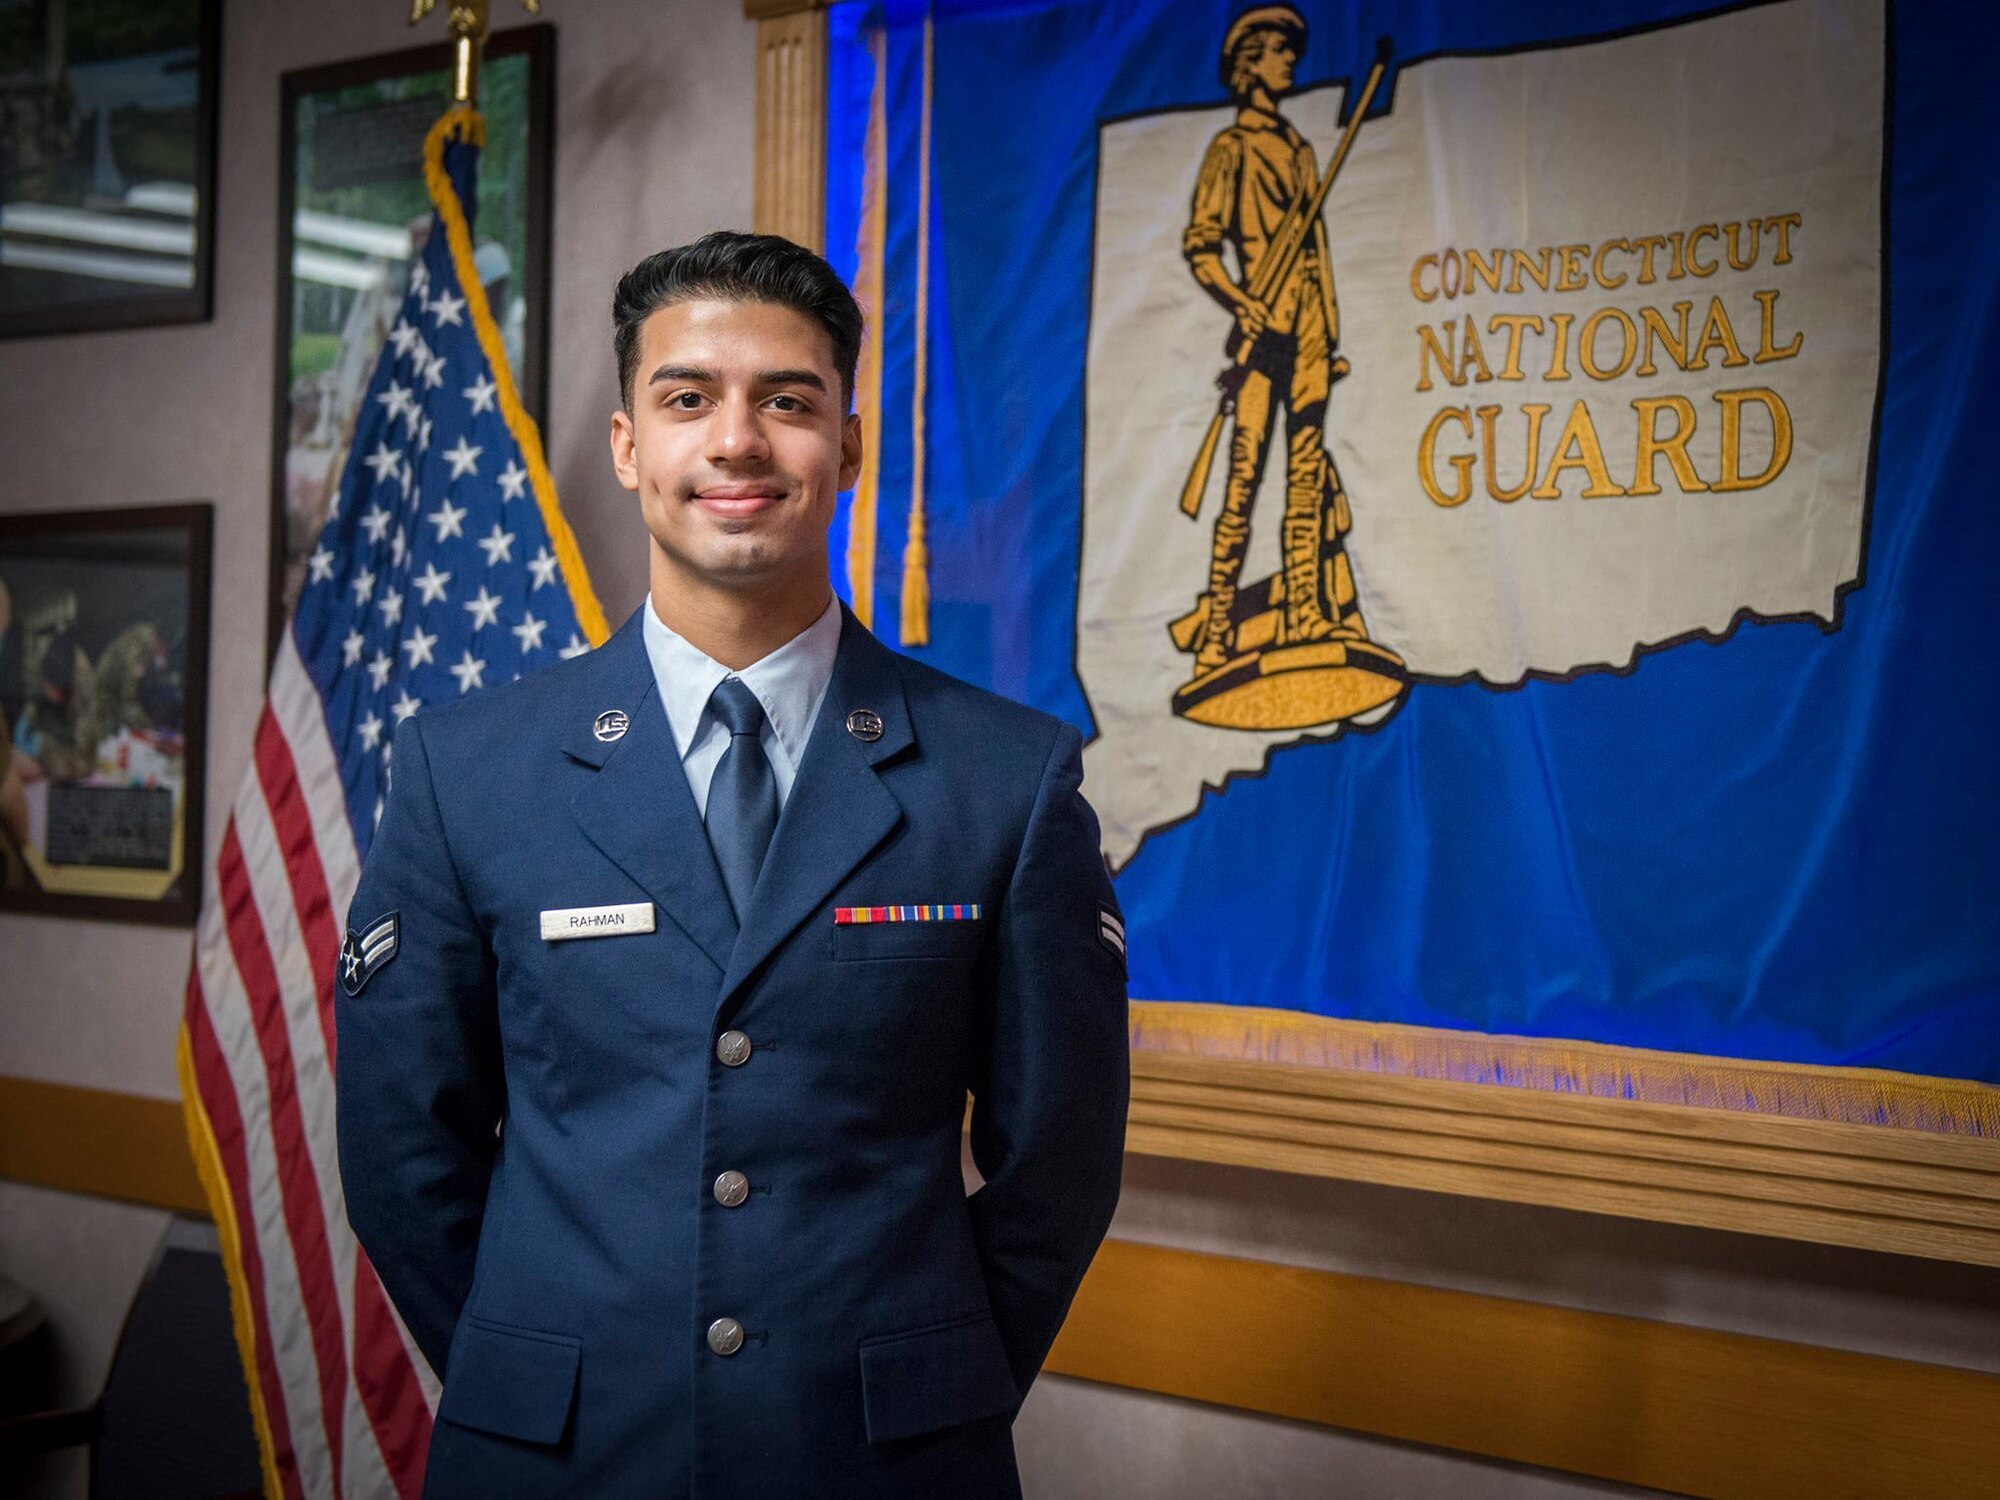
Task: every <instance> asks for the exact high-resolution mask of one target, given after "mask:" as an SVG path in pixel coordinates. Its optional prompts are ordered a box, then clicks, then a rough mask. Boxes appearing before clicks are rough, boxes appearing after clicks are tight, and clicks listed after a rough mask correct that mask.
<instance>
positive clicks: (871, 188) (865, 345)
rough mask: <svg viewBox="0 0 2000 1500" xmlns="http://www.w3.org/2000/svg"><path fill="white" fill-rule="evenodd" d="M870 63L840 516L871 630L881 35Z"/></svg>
mask: <svg viewBox="0 0 2000 1500" xmlns="http://www.w3.org/2000/svg"><path fill="white" fill-rule="evenodd" d="M868 50H869V52H870V53H871V54H872V55H873V56H874V59H875V86H874V88H873V89H871V90H870V92H869V96H868V134H867V136H866V137H865V138H864V141H863V146H862V176H861V227H860V230H859V232H858V234H857V236H856V244H855V250H856V252H857V264H856V267H855V272H854V300H855V301H857V302H859V303H860V304H861V315H862V316H863V317H864V318H866V319H867V327H866V331H865V333H864V335H863V337H862V341H861V360H860V368H859V369H858V370H857V371H856V372H855V377H854V407H855V410H856V411H858V412H859V413H860V414H861V477H860V478H859V479H857V480H856V481H855V484H854V502H853V504H852V505H851V506H850V507H849V508H848V512H847V597H848V600H849V603H850V605H851V607H852V608H853V610H854V617H855V618H856V619H857V620H859V621H860V622H861V623H862V624H863V625H865V626H868V627H869V628H870V629H873V628H874V625H875V514H876V505H877V500H878V497H879V493H880V491H879V484H880V476H881V472H882V313H883V308H884V306H885V300H886V299H885V298H884V296H883V293H884V291H885V290H886V273H885V271H884V268H883V256H884V254H885V253H886V250H887V243H888V225H889V176H888V171H889V160H888V136H889V132H888V121H887V105H886V95H885V91H886V89H887V87H888V73H889V34H888V33H887V32H886V31H878V32H876V33H875V34H874V35H873V36H872V37H871V38H870V39H869V43H868Z"/></svg>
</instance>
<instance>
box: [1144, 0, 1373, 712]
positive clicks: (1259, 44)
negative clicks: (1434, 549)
mask: <svg viewBox="0 0 2000 1500" xmlns="http://www.w3.org/2000/svg"><path fill="white" fill-rule="evenodd" d="M1305 46H1306V23H1305V20H1304V18H1303V17H1302V16H1300V15H1299V13H1298V12H1297V11H1295V10H1293V9H1292V8H1291V7H1290V6H1288V5H1267V6H1262V7H1259V8H1257V9H1254V10H1248V11H1245V12H1244V13H1243V14H1242V15H1240V16H1238V17H1237V18H1236V20H1235V22H1234V23H1233V24H1232V25H1231V26H1230V28H1229V31H1228V34H1227V35H1226V36H1225V37H1224V39H1223V43H1222V56H1221V59H1220V67H1221V76H1222V81H1223V84H1224V86H1225V87H1227V88H1228V90H1229V93H1230V97H1231V98H1232V99H1234V100H1235V101H1236V103H1237V106H1238V109H1237V115H1236V119H1235V121H1234V122H1233V123H1232V124H1230V125H1229V126H1228V127H1227V128H1225V129H1223V130H1222V131H1220V132H1219V133H1218V134H1217V135H1216V136H1215V138H1214V140H1212V141H1211V142H1210V143H1209V146H1208V151H1207V154H1206V156H1205V157H1204V158H1203V160H1202V164H1201V172H1200V175H1199V177H1198V178H1197V179H1196V182H1195V189H1194V201H1193V205H1192V208H1191V211H1190V214H1189V219H1188V226H1187V231H1186V233H1185V234H1184V235H1183V236H1182V239H1181V249H1182V253H1183V254H1184V255H1185V256H1186V257H1187V262H1188V267H1189V269H1190V270H1191V271H1192V272H1193V274H1194V278H1195V280H1196V281H1198V282H1200V283H1201V285H1202V287H1203V288H1204V289H1205V290H1206V291H1207V292H1208V294H1209V295H1210V296H1211V297H1213V298H1214V299H1215V301H1216V302H1217V303H1219V304H1220V305H1221V306H1222V307H1224V308H1226V309H1227V310H1228V311H1229V312H1230V313H1231V314H1233V315H1234V317H1235V319H1236V329H1235V334H1234V338H1233V340H1232V353H1233V354H1234V355H1235V356H1236V357H1235V360H1234V362H1233V364H1232V366H1231V368H1230V369H1229V371H1227V372H1226V373H1225V374H1224V376H1223V382H1222V383H1223V388H1224V393H1225V407H1226V408H1228V407H1230V406H1232V405H1233V411H1234V415H1235V422H1234V426H1233V429H1232V431H1231V433H1230V443H1229V466H1228V483H1227V487H1226V488H1225V490H1224V493H1223V502H1222V511H1221V514H1220V515H1218V516H1217V517H1216V521H1215V542H1214V547H1213V550H1212V552H1211V555H1210V561H1209V573H1208V589H1207V592H1206V593H1205V594H1204V595H1203V596H1202V600H1201V604H1200V605H1199V606H1198V608H1197V611H1196V613H1195V614H1194V615H1192V616H1190V617H1188V618H1186V619H1184V620H1182V621H1180V622H1177V624H1176V627H1175V630H1174V635H1175V641H1176V644H1177V645H1179V646H1180V647H1181V649H1183V650H1186V651H1191V652H1193V654H1194V678H1193V680H1192V681H1191V682H1190V683H1189V684H1188V685H1187V686H1186V687H1185V688H1183V689H1182V690H1181V692H1180V693H1178V694H1176V699H1175V711H1176V712H1179V713H1182V714H1185V715H1187V716H1188V717H1190V718H1194V719H1197V720H1198V721H1200V722H1204V723H1215V724H1218V725H1222V726H1224V727H1229V728H1244V729H1248V728H1278V727H1290V726H1292V725H1295V724H1297V723H1308V722H1326V721H1329V720H1331V719H1336V718H1345V717H1349V716H1351V715H1353V714H1356V713H1360V712H1365V711H1367V710H1368V709H1371V708H1375V707H1378V706H1380V705H1381V704H1382V703H1383V702H1385V701H1388V700H1391V699H1393V698H1395V697H1396V696H1398V695H1399V694H1400V692H1401V690H1402V679H1401V673H1400V670H1399V669H1400V667H1401V663H1400V661H1398V660H1397V659H1396V658H1395V657H1393V656H1392V655H1390V654H1389V653H1387V652H1383V651H1381V650H1380V648H1375V647H1372V646H1371V645H1370V643H1369V642H1368V629H1367V626H1366V625H1365V624H1364V623H1363V622H1362V618H1361V604H1360V600H1359V599H1358V598H1357V597H1356V594H1355V588H1354V576H1353V573H1352V571H1351V570H1350V568H1349V566H1348V561H1347V553H1346V548H1345V546H1344V540H1343V539H1344V538H1345V537H1346V536H1347V533H1348V531H1349V530H1350V528H1351V527H1352V525H1353V519H1352V517H1351V515H1350V514H1349V510H1348V504H1347V496H1346V494H1345V493H1344V492H1343V491H1342V489H1341V485H1340V477H1339V475H1338V474H1337V473H1336V472H1335V471H1334V467H1333V459H1332V457H1331V455H1330V454H1329V453H1328V452H1327V448H1326V410H1327V398H1328V395H1329V394H1330V392H1331V390H1332V388H1333V383H1334V382H1335V381H1336V380H1338V379H1339V378H1340V377H1341V376H1342V375H1345V374H1346V373H1347V362H1346V361H1345V360H1344V359H1341V358H1339V357H1337V356H1336V355H1335V353H1334V348H1335V345H1336V344H1337V342H1338V339H1339V336H1340V314H1339V307H1338V304H1337V303H1336V301H1335V299H1334V291H1333V264H1332V258H1331V256H1330V255H1329V253H1328V250H1327V236H1326V224H1325V221H1324V220H1323V219H1322V218H1321V216H1320V211H1319V204H1320V203H1321V202H1323V201H1324V194H1323V191H1322V188H1323V185H1322V183H1321V181H1320V177H1319V170H1318V163H1317V160H1316V159H1315V157H1314V155H1313V148H1312V146H1311V144H1310V143H1309V142H1308V141H1307V140H1306V139H1305V137H1304V136H1302V135H1300V134H1299V132H1298V130H1297V129H1296V128H1295V127H1294V126H1293V125H1292V123H1291V122H1290V121H1289V120H1287V119H1286V118H1285V117H1284V116H1283V115H1282V114H1280V113H1279V112H1278V104H1277V101H1278V100H1279V99H1281V98H1282V97H1284V96H1285V95H1286V94H1288V93H1290V92H1291V90H1292V75H1293V69H1294V68H1295V67H1296V65H1297V63H1298V61H1299V59H1300V58H1301V57H1302V56H1303V55H1304V53H1305ZM1366 104H1367V100H1366V98H1365V97H1364V98H1363V100H1362V102H1361V104H1360V106H1358V107H1357V108H1356V110H1355V112H1354V124H1356V125H1358V124H1359V122H1360V118H1361V116H1362V114H1363V113H1365V111H1366ZM1351 132H1352V126H1350V135H1351ZM1337 167H1338V161H1337V160H1336V162H1335V163H1334V165H1333V166H1332V167H1329V169H1328V170H1329V173H1331V172H1332V171H1334V170H1336V169H1337ZM1225 246H1229V247H1231V248H1233V250H1234V252H1235V257H1236V261H1237V265H1238V266H1239V268H1240V269H1241V272H1242V276H1241V279H1240V280H1237V279H1233V278H1232V277H1231V276H1230V274H1229V270H1228V267H1227V266H1226V265H1225V263H1224V260H1223V250H1224V247H1225ZM1280 406H1282V407H1283V408H1284V410H1285V413H1286V420H1285V438H1286V451H1285V457H1284V463H1285V509H1284V518H1283V521H1282V522H1281V532H1280V537H1281V541H1282V546H1283V565H1282V568H1281V571H1280V573H1279V575H1278V577H1277V578H1276V579H1274V580H1271V581H1270V583H1269V584H1265V585H1258V586H1253V587H1252V588H1251V589H1250V590H1249V591H1248V593H1249V594H1252V595H1255V596H1256V597H1254V598H1251V597H1246V598H1245V599H1244V600H1243V602H1242V603H1241V604H1240V605H1239V603H1238V597H1237V596H1238V585H1239V582H1240V579H1241V576H1242V572H1243V558H1244V554H1245V552H1246V551H1247V550H1248V548H1249V544H1250V512H1251V508H1252V506H1253V505H1254V503H1255V501H1256V498H1257V490H1258V487H1259V485H1260V484H1261V482H1262V480H1263V476H1264V467H1265V464H1266V462H1267V461H1268V459H1269V456H1270V454H1269V449H1270V444H1271V436H1272V432H1273V429H1274V427H1275V424H1276V419H1277V413H1278V408H1279V407H1280ZM1218 421H1220V418H1218ZM1215 430H1216V429H1211V441H1210V442H1209V443H1205V444H1204V445H1203V449H1202V457H1201V458H1200V459H1198V460H1197V461H1196V465H1195V468H1196V473H1195V476H1194V477H1193V478H1191V479H1190V482H1189V488H1188V492H1187V497H1186V498H1184V500H1183V508H1184V509H1186V510H1187V511H1188V513H1189V514H1190V515H1192V514H1194V513H1195V512H1196V509H1197V508H1198V506H1199V503H1200V498H1199V497H1200V489H1201V486H1202V485H1203V484H1204V483H1205V481H1206V477H1207V473H1208V467H1209V457H1210V454H1211V453H1212V440H1213V433H1214V431H1215ZM1189 499H1192V501H1193V504H1192V505H1190V504H1189V503H1188V500H1189ZM1258 616H1261V617H1262V618H1260V619H1258V620H1257V625H1256V626H1255V627H1253V628H1250V629H1245V628H1244V627H1245V625H1246V623H1247V617H1258ZM1331 642H1341V643H1346V645H1358V646H1359V647H1360V649H1359V650H1352V649H1346V647H1345V646H1343V649H1342V650H1341V651H1339V652H1330V653H1329V652H1322V653H1320V656H1321V657H1324V660H1321V659H1319V658H1318V657H1315V658H1313V659H1311V660H1306V659H1299V660H1296V661H1294V662H1290V663H1285V664H1282V665H1281V664H1280V663H1279V662H1278V661H1277V660H1276V659H1273V660H1272V661H1271V662H1269V663H1267V664H1266V665H1265V669H1264V671H1263V672H1262V673H1259V672H1258V671H1257V670H1256V669H1255V666H1254V664H1253V663H1252V662H1251V661H1250V660H1248V658H1250V657H1251V656H1252V654H1253V653H1254V652H1256V651H1257V650H1258V649H1259V648H1289V647H1298V646H1306V645H1312V644H1314V643H1331ZM1298 667H1305V668H1307V669H1308V671H1309V673H1310V674H1311V675H1312V676H1313V677H1315V678H1317V679H1318V686H1317V687H1316V688H1308V687H1307V684H1306V681H1305V680H1296V681H1293V682H1290V683H1288V684H1286V685H1285V686H1283V687H1277V688H1276V691H1275V692H1272V691H1268V690H1263V689H1265V688H1266V685H1267V684H1271V683H1272V682H1273V674H1275V673H1278V672H1284V671H1287V670H1293V669H1296V668H1298ZM1329 668H1331V669H1332V670H1333V671H1334V672H1335V673H1337V674H1338V677H1337V679H1335V680H1334V681H1329V679H1328V669H1329ZM1260 677H1262V678H1263V679H1264V682H1261V683H1260V682H1259V681H1258V679H1259V678H1260ZM1246 685H1247V686H1249V687H1250V689H1251V691H1250V692H1249V693H1248V694H1240V693H1233V692H1232V690H1233V689H1236V688H1239V687H1243V686H1246ZM1329 689H1331V691H1329ZM1224 696H1229V697H1231V698H1233V700H1234V701H1233V702H1230V703H1216V702H1214V701H1213V700H1215V699H1217V698H1222V697H1224ZM1274 699H1277V700H1281V701H1276V702H1274V701H1273V700H1274ZM1293 700H1299V701H1293Z"/></svg>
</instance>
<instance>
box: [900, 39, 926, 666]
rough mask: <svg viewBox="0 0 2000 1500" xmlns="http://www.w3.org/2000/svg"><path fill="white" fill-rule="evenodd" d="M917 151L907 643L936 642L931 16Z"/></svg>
mask: <svg viewBox="0 0 2000 1500" xmlns="http://www.w3.org/2000/svg"><path fill="white" fill-rule="evenodd" d="M922 130H923V134H922V145H921V147H920V149H919V150H918V153H917V349H916V356H917V357H916V393H915V395H914V396H913V397H912V398H911V401H910V535H909V540H908V541H906V542H905V543H904V544H903V618H902V642H903V644H904V645H905V646H928V645H929V644H930V640H931V579H930V566H931V555H930V549H929V548H928V547H926V546H925V545H924V395H925V392H926V389H927V387H928V384H929V367H930V282H931V18H930V16H928V15H926V16H925V17H924V114H923V126H922Z"/></svg>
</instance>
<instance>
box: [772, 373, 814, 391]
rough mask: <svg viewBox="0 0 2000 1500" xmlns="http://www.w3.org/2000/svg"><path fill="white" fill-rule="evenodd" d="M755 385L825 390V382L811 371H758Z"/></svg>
mask: <svg viewBox="0 0 2000 1500" xmlns="http://www.w3.org/2000/svg"><path fill="white" fill-rule="evenodd" d="M757 384H759V385H803V386H810V387H811V388H812V389H813V390H816V391H823V390H825V389H826V382H825V381H824V380H822V379H820V377H819V376H817V375H815V374H814V373H813V372H812V371H811V370H759V371H758V372H757Z"/></svg>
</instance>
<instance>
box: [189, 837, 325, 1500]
mask: <svg viewBox="0 0 2000 1500" xmlns="http://www.w3.org/2000/svg"><path fill="white" fill-rule="evenodd" d="M215 875H216V895H217V897H218V899H220V901H221V902H222V911H223V917H224V921H225V925H226V927H227V930H228V933H229V950H230V952H231V953H232V954H233V955H234V956H235V959H236V972H237V973H238V974H239V975H240V976H242V980H243V990H244V995H245V997H246V998H247V999H248V1001H249V1005H250V1017H251V1022H252V1024H253V1025H254V1026H255V1028H256V1031H257V1047H258V1051H259V1052H260V1053H262V1055H263V1058H264V1072H265V1076H266V1078H267V1079H268V1080H269V1084H270V1091H271V1131H272V1136H273V1140H274V1143H275V1145H276V1147H277V1155H278V1191H279V1196H280V1198H281V1199H282V1201H283V1204H284V1213H285V1227H286V1230H287V1232H288V1233H289V1235H290V1237H291V1242H292V1258H293V1260H294V1261H295V1262H296V1263H297V1265H298V1271H299V1293H300V1295H301V1296H302V1297H303V1298H304V1299H305V1304H306V1318H307V1326H308V1327H310V1328H311V1330H312V1342H313V1353H314V1355H315V1357H316V1359H317V1362H318V1365H319V1387H320V1402H319V1404H320V1418H321V1421H322V1422H323V1423H324V1424H325V1427H326V1440H327V1449H328V1453H329V1455H330V1457H331V1461H332V1464H333V1491H334V1493H335V1494H336V1495H340V1494H344V1493H345V1490H344V1488H343V1486H342V1484H341V1461H342V1458H343V1451H342V1445H341V1428H342V1426H343V1425H344V1417H345V1412H346V1405H347V1400H346V1392H347V1348H346V1343H347V1340H346V1330H345V1329H343V1328H342V1327H341V1322H340V1301H339V1298H338V1295H337V1293H336V1290H335V1286H334V1276H333V1257H332V1253H331V1251H330V1250H329V1248H328V1246H327V1239H326V1218H325V1215H324V1213H323V1212H322V1211H321V1209H320V1196H319V1181H318V1178H317V1176H316V1175H315V1173H314V1171H313V1162H312V1153H311V1149H310V1148H309V1147H308V1145H307V1144H306V1132H305V1122H304V1120H303V1118H302V1116H301V1114H300V1111H299V1096H298V1080H297V1077H296V1075H295V1074H294V1073H293V1071H292V1050H291V1038H290V1036H289V1034H288V1033H287V1032H286V1030H285V1015H284V997H283V994H282V992H281V990H280V988H279V984H278V972H277V966H276V965H275V964H274V963H273V962H272V959H271V949H270V944H269V941H268V940H267V938H266V937H265V933H264V924H263V922H262V920H261V919H260V918H259V916H258V914H257V902H256V899H255V897H254V896H253V895H252V894H251V890H250V876H249V872H248V871H247V869H246V868H245V867H244V864H243V847H242V845H241V844H240V843H238V842H237V838H236V824H235V821H234V820H233V819H232V820H231V821H230V824H229V827H228V830H227V831H226V832H225V833H224V834H223V836H222V853H221V855H220V857H219V858H218V859H217V860H216V868H215Z"/></svg>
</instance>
